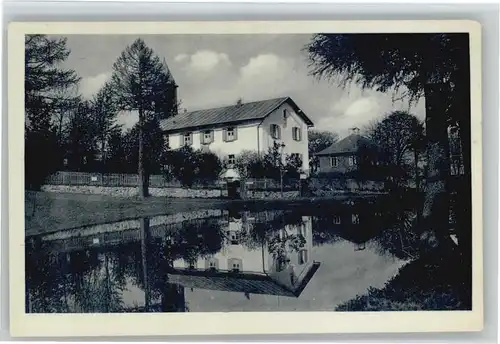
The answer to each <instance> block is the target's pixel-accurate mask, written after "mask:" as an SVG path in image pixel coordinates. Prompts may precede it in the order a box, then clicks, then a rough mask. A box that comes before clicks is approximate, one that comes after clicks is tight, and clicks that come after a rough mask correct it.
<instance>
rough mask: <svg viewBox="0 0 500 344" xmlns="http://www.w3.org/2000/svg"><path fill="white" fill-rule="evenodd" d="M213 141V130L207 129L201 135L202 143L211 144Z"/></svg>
mask: <svg viewBox="0 0 500 344" xmlns="http://www.w3.org/2000/svg"><path fill="white" fill-rule="evenodd" d="M212 142H213V131H211V130H207V131H204V132H203V133H202V137H201V143H202V144H205V145H206V144H209V143H212Z"/></svg>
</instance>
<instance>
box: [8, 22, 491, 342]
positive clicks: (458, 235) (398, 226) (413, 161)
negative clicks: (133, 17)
mask: <svg viewBox="0 0 500 344" xmlns="http://www.w3.org/2000/svg"><path fill="white" fill-rule="evenodd" d="M480 30H481V27H480V25H479V24H478V23H476V22H472V21H343V22H340V21H339V22H336V21H329V22H326V21H273V22H155V23H153V22H78V23H76V22H74V23H71V22H38V23H37V22H29V23H28V22H25V23H22V22H14V23H11V24H10V25H9V28H8V140H9V141H8V142H9V164H8V171H9V214H10V215H9V240H10V243H9V248H10V253H9V254H10V255H9V257H10V316H11V319H10V323H11V332H12V335H13V336H23V337H33V336H36V337H46V336H51V337H53V336H65V337H73V336H132V335H134V336H138V335H140V336H148V335H201V334H203V335H210V334H280V333H281V334H283V333H286V334H290V333H354V332H357V333H360V332H365V333H366V332H457V331H459V332H462V331H479V330H481V329H482V327H483V268H482V266H483V262H482V254H483V252H482V181H481V174H482V162H481V154H482V148H481V116H482V113H481V36H480V32H481V31H480ZM23 80H24V83H23ZM22 157H24V158H22ZM472 205H474V206H472ZM23 213H24V214H23ZM23 215H24V216H23Z"/></svg>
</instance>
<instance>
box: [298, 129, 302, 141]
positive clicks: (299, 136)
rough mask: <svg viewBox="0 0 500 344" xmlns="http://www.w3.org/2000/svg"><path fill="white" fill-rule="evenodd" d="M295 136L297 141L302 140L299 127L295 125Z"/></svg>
mask: <svg viewBox="0 0 500 344" xmlns="http://www.w3.org/2000/svg"><path fill="white" fill-rule="evenodd" d="M297 138H298V139H297V140H298V141H302V130H300V128H299V127H297Z"/></svg>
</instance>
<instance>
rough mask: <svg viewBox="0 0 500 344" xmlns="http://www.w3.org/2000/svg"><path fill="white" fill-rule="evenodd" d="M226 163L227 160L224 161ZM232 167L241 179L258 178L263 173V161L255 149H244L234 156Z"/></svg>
mask: <svg viewBox="0 0 500 344" xmlns="http://www.w3.org/2000/svg"><path fill="white" fill-rule="evenodd" d="M225 163H226V165H227V161H226V162H225ZM234 168H235V169H236V171H237V172H238V175H239V176H240V178H241V179H243V180H246V179H248V178H258V177H257V176H261V175H264V172H263V169H264V167H263V161H262V159H261V157H260V156H259V153H257V152H255V151H249V150H244V151H242V152H241V153H240V154H238V155H237V156H236V161H235V164H234Z"/></svg>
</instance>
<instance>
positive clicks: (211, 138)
mask: <svg viewBox="0 0 500 344" xmlns="http://www.w3.org/2000/svg"><path fill="white" fill-rule="evenodd" d="M212 142H214V131H213V130H212V131H210V143H212Z"/></svg>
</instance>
